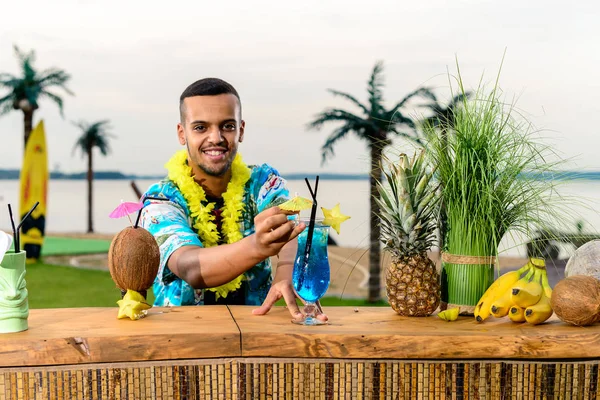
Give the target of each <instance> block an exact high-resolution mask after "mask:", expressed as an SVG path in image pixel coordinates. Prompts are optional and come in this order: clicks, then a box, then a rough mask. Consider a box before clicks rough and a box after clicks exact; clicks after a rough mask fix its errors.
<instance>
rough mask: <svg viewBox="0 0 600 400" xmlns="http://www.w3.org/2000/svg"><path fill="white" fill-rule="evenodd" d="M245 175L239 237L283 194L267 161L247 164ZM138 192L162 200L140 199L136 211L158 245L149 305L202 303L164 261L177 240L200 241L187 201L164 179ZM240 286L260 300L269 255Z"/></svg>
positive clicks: (267, 281) (252, 300)
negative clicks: (248, 172) (139, 209)
mask: <svg viewBox="0 0 600 400" xmlns="http://www.w3.org/2000/svg"><path fill="white" fill-rule="evenodd" d="M249 167H250V169H251V175H250V179H249V180H248V182H247V183H246V186H245V194H244V204H245V207H244V210H243V212H242V218H241V221H239V223H240V231H241V232H242V233H243V235H244V237H246V236H249V235H251V234H253V233H254V217H255V216H256V215H257V214H259V213H260V212H262V211H264V210H266V209H267V208H269V207H272V206H276V205H278V204H281V203H283V202H284V201H286V200H288V199H289V191H288V189H287V187H286V182H285V180H284V179H283V178H282V177H281V176H280V175H279V173H278V172H277V170H275V169H274V168H272V167H270V166H269V165H267V164H262V165H259V166H249ZM144 196H150V197H160V198H164V199H165V201H160V200H152V199H150V200H146V201H145V203H144V204H145V207H144V209H143V211H142V215H141V226H142V227H144V228H145V229H147V230H148V231H149V232H150V233H151V234H152V235H154V238H155V239H156V241H157V242H158V245H159V248H160V267H159V269H158V274H157V276H156V279H155V280H154V285H153V290H154V296H155V300H154V305H155V306H182V305H202V304H204V303H205V297H206V295H208V294H209V293H205V291H204V290H202V289H194V288H192V287H191V286H190V285H189V284H188V283H187V282H185V281H183V280H182V279H181V278H179V277H178V276H176V275H175V274H174V273H173V272H171V270H169V267H168V266H167V261H168V260H169V257H170V256H171V254H173V252H174V251H175V250H177V249H179V248H180V247H182V246H202V242H201V240H200V238H199V237H198V234H197V233H196V231H195V230H194V229H193V228H192V225H193V224H192V219H191V217H190V211H189V209H188V207H187V202H186V200H185V198H184V197H183V195H182V194H181V192H180V191H179V189H178V188H177V186H176V185H175V184H174V183H173V182H172V181H170V180H168V179H165V180H163V181H161V182H159V183H156V184H154V185H152V186H151V187H150V188H149V189H148V191H147V192H146V193H145V194H144ZM244 276H245V280H244V282H243V283H244V284H243V286H242V288H240V289H239V290H243V291H244V293H242V295H243V300H244V304H246V305H260V304H262V302H263V301H264V299H265V297H266V296H267V292H268V291H269V289H270V287H271V282H272V277H271V260H270V259H269V258H267V259H266V260H264V261H262V262H261V263H259V264H257V265H255V266H254V267H252V268H251V269H249V270H248V271H246V272H245V273H244Z"/></svg>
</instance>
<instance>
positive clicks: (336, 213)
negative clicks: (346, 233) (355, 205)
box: [321, 203, 350, 235]
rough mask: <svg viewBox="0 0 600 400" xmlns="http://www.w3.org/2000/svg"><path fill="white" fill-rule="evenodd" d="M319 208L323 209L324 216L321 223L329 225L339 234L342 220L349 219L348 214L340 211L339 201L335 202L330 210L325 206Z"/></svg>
mask: <svg viewBox="0 0 600 400" xmlns="http://www.w3.org/2000/svg"><path fill="white" fill-rule="evenodd" d="M321 210H322V211H323V215H324V216H325V219H324V220H323V225H329V226H331V227H332V228H333V229H335V231H336V232H337V233H338V235H339V234H340V225H341V224H342V222H344V221H346V220H348V219H350V216H349V215H344V214H342V212H341V211H340V203H337V204H336V205H335V207H333V208H332V209H331V210H328V209H327V208H325V207H321Z"/></svg>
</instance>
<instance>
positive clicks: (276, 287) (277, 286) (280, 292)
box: [252, 280, 328, 321]
mask: <svg viewBox="0 0 600 400" xmlns="http://www.w3.org/2000/svg"><path fill="white" fill-rule="evenodd" d="M282 297H283V298H284V300H285V304H286V305H287V309H288V311H289V312H290V314H291V315H292V318H293V319H302V318H303V315H302V313H301V312H300V309H299V308H298V304H296V293H295V292H294V287H293V286H292V282H291V281H290V280H281V281H279V282H277V283H274V284H273V286H271V289H270V290H269V293H268V294H267V298H266V299H265V301H264V302H263V303H262V305H261V306H260V307H259V308H256V309H254V310H252V314H254V315H265V314H266V313H268V312H269V310H270V309H271V308H272V307H273V305H274V304H275V303H276V302H277V300H279V299H281V298H282ZM316 314H317V318H318V319H320V320H321V321H327V319H328V318H327V315H325V314H323V313H322V311H321V305H320V304H319V303H318V302H317V311H316Z"/></svg>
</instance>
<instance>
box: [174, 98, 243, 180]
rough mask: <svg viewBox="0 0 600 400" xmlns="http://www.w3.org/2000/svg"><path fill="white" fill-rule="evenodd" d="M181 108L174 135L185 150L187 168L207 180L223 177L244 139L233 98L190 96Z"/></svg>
mask: <svg viewBox="0 0 600 400" xmlns="http://www.w3.org/2000/svg"><path fill="white" fill-rule="evenodd" d="M183 105H184V108H183V110H182V116H183V117H184V120H183V121H181V123H179V124H178V125H177V135H178V137H179V143H181V144H182V145H186V146H187V150H188V160H189V162H190V166H192V168H193V165H195V166H197V167H198V168H200V169H201V170H202V171H204V172H205V173H206V174H207V175H210V176H223V175H224V174H226V173H227V171H229V168H230V167H231V163H232V162H233V159H234V158H235V155H236V154H237V148H238V144H239V142H241V141H242V140H243V139H244V125H245V123H244V121H242V120H241V118H240V107H239V102H238V99H237V97H235V96H234V95H232V94H220V95H217V96H194V97H188V98H186V99H184V100H183ZM192 164H193V165H192Z"/></svg>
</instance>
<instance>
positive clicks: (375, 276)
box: [368, 143, 383, 303]
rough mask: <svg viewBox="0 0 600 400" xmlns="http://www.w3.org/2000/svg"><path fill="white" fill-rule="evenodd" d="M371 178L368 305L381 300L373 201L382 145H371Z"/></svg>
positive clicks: (377, 226)
mask: <svg viewBox="0 0 600 400" xmlns="http://www.w3.org/2000/svg"><path fill="white" fill-rule="evenodd" d="M370 147H371V176H370V182H369V186H370V189H371V196H370V208H371V214H370V215H371V218H370V220H371V229H370V230H371V232H370V245H369V298H368V301H369V302H370V303H375V302H377V301H379V300H380V299H381V297H380V296H381V295H380V293H381V250H380V248H381V246H380V243H379V242H380V234H381V227H380V221H379V213H380V210H379V204H377V202H376V201H375V199H376V198H379V192H378V191H377V182H378V181H380V180H381V155H382V153H383V148H382V145H381V144H379V143H371V145H370Z"/></svg>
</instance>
